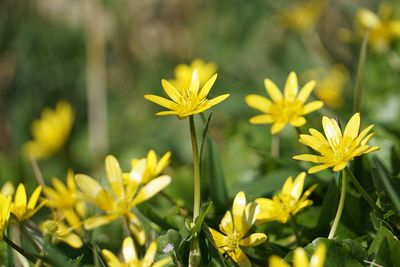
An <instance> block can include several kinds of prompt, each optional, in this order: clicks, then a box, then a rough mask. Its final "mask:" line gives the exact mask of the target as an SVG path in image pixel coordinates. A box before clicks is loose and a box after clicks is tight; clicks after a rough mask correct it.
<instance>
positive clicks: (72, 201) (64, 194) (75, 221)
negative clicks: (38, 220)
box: [43, 170, 86, 229]
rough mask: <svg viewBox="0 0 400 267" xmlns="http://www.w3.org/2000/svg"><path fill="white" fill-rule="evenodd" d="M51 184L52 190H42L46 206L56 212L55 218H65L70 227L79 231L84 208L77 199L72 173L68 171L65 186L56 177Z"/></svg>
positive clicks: (82, 203) (48, 188) (46, 188)
mask: <svg viewBox="0 0 400 267" xmlns="http://www.w3.org/2000/svg"><path fill="white" fill-rule="evenodd" d="M51 183H52V184H53V188H51V187H48V186H46V187H45V188H44V189H43V192H44V194H45V195H46V198H47V202H46V205H47V206H48V207H50V208H53V209H55V210H56V212H57V217H59V218H65V219H66V221H67V222H68V223H69V224H70V225H71V226H73V227H77V228H78V229H79V228H80V224H81V218H83V217H84V216H85V213H86V207H85V203H84V202H83V201H82V200H81V199H80V198H78V194H77V188H76V185H75V180H74V173H73V171H72V170H68V173H67V182H66V184H64V183H63V182H62V181H61V180H60V179H58V178H56V177H53V178H52V180H51Z"/></svg>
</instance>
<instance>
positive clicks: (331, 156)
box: [293, 113, 379, 173]
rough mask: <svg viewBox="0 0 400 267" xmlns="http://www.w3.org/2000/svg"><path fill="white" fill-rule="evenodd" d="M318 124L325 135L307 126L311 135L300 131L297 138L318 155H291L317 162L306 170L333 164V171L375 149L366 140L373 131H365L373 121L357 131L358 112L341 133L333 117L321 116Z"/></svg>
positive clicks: (358, 122)
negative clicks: (320, 121) (320, 122)
mask: <svg viewBox="0 0 400 267" xmlns="http://www.w3.org/2000/svg"><path fill="white" fill-rule="evenodd" d="M322 126H323V128H324V132H325V136H324V135H323V134H321V133H320V132H319V131H317V130H315V129H312V128H311V129H310V130H309V132H310V134H311V135H308V134H301V135H300V139H299V142H300V143H302V144H303V145H306V146H309V147H311V148H312V149H314V150H315V151H317V152H319V153H320V154H321V155H320V156H317V155H311V154H302V155H298V156H294V157H293V158H294V159H297V160H304V161H310V162H313V163H317V164H320V165H318V166H314V167H312V168H310V169H309V170H308V172H309V173H315V172H319V171H322V170H324V169H327V168H333V171H335V172H338V171H341V170H343V169H344V168H345V167H346V166H347V163H348V162H349V161H351V160H353V158H355V157H358V156H360V155H362V154H367V153H370V152H373V151H375V150H378V149H379V147H377V146H369V145H368V142H369V141H370V140H371V138H372V137H373V136H374V133H370V134H368V132H369V131H370V130H371V129H372V128H373V127H374V125H370V126H368V127H367V128H365V129H364V130H363V131H361V133H359V130H360V113H356V114H354V115H353V116H352V117H351V119H350V120H349V122H348V123H347V125H346V127H345V129H344V132H343V134H342V131H341V130H340V128H339V125H338V123H337V122H336V120H334V119H331V118H328V117H325V116H324V117H323V118H322ZM325 137H326V138H325Z"/></svg>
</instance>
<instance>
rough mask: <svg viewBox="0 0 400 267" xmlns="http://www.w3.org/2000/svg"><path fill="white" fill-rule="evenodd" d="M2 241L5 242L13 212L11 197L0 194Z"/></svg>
mask: <svg viewBox="0 0 400 267" xmlns="http://www.w3.org/2000/svg"><path fill="white" fill-rule="evenodd" d="M0 203H1V204H0V240H3V236H4V231H5V229H6V228H7V225H8V219H9V218H10V210H11V196H7V197H6V196H4V195H3V194H1V193H0Z"/></svg>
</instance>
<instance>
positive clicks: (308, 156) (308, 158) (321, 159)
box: [293, 154, 324, 163]
mask: <svg viewBox="0 0 400 267" xmlns="http://www.w3.org/2000/svg"><path fill="white" fill-rule="evenodd" d="M293 159H297V160H303V161H310V162H313V163H323V162H324V157H322V156H316V155H311V154H302V155H297V156H294V157H293Z"/></svg>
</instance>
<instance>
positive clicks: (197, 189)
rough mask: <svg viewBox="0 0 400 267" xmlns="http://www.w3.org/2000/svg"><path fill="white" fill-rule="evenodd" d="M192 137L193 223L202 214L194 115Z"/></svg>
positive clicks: (190, 118)
mask: <svg viewBox="0 0 400 267" xmlns="http://www.w3.org/2000/svg"><path fill="white" fill-rule="evenodd" d="M189 126H190V137H191V140H192V151H193V177H194V194H193V195H194V201H193V223H194V222H195V220H196V218H197V216H199V213H200V197H201V195H200V190H201V183H200V161H199V148H198V145H197V137H196V127H195V125H194V118H193V115H191V116H190V117H189Z"/></svg>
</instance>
